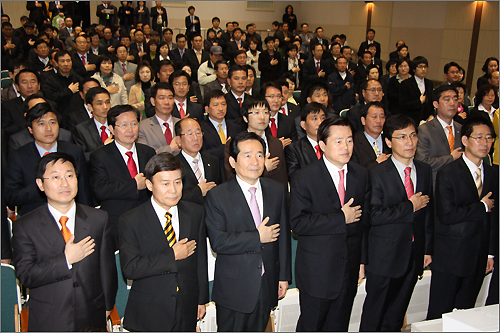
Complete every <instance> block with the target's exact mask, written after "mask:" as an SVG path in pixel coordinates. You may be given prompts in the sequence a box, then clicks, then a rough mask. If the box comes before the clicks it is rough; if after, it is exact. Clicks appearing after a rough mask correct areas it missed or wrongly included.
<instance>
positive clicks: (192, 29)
mask: <svg viewBox="0 0 500 333" xmlns="http://www.w3.org/2000/svg"><path fill="white" fill-rule="evenodd" d="M194 11H195V8H194V6H189V8H188V13H189V15H188V16H186V18H185V19H184V21H185V24H186V35H187V42H188V47H189V48H191V47H192V45H191V41H192V40H193V37H194V36H196V35H200V33H201V25H200V18H199V17H198V16H195V15H194Z"/></svg>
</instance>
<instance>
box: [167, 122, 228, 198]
mask: <svg viewBox="0 0 500 333" xmlns="http://www.w3.org/2000/svg"><path fill="white" fill-rule="evenodd" d="M175 133H176V134H177V136H178V137H179V142H180V144H181V147H182V149H181V152H180V154H178V155H177V157H178V158H179V159H180V160H181V162H182V165H184V176H183V181H182V185H183V188H182V199H183V200H187V201H191V202H194V203H197V204H199V205H204V204H205V196H206V195H207V193H208V191H210V190H211V189H212V188H214V187H215V186H216V185H218V184H220V183H222V181H221V178H220V168H219V160H218V159H217V157H216V156H214V155H210V154H207V153H204V152H203V153H200V150H201V147H202V145H203V132H202V131H201V127H200V124H199V123H198V121H197V120H196V119H193V118H184V119H182V120H180V121H178V122H177V123H176V124H175Z"/></svg>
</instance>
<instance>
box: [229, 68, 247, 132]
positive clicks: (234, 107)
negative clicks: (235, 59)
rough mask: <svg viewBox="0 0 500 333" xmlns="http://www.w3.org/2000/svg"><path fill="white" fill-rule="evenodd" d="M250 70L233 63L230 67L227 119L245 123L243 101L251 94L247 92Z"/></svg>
mask: <svg viewBox="0 0 500 333" xmlns="http://www.w3.org/2000/svg"><path fill="white" fill-rule="evenodd" d="M247 76H248V70H247V69H246V68H245V67H243V66H239V65H233V66H231V68H230V69H229V73H228V81H229V85H230V87H231V91H229V92H228V93H227V94H226V101H227V114H226V119H227V120H233V119H234V120H235V121H236V122H237V123H238V124H240V125H243V121H242V118H241V112H242V107H243V102H245V99H246V98H247V97H248V96H249V95H247V94H245V90H246V88H247Z"/></svg>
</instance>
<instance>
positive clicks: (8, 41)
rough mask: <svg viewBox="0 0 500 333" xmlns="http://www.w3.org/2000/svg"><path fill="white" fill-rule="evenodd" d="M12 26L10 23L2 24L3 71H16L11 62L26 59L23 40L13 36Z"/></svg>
mask: <svg viewBox="0 0 500 333" xmlns="http://www.w3.org/2000/svg"><path fill="white" fill-rule="evenodd" d="M12 31H13V30H12V24H10V22H4V23H2V40H1V46H2V70H3V71H4V70H10V71H12V70H14V68H12V67H11V64H10V61H11V60H14V59H22V58H24V49H23V46H22V42H21V39H20V38H19V37H15V36H12Z"/></svg>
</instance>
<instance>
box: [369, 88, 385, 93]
mask: <svg viewBox="0 0 500 333" xmlns="http://www.w3.org/2000/svg"><path fill="white" fill-rule="evenodd" d="M366 91H370V92H372V93H373V92H382V88H371V89H366Z"/></svg>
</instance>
